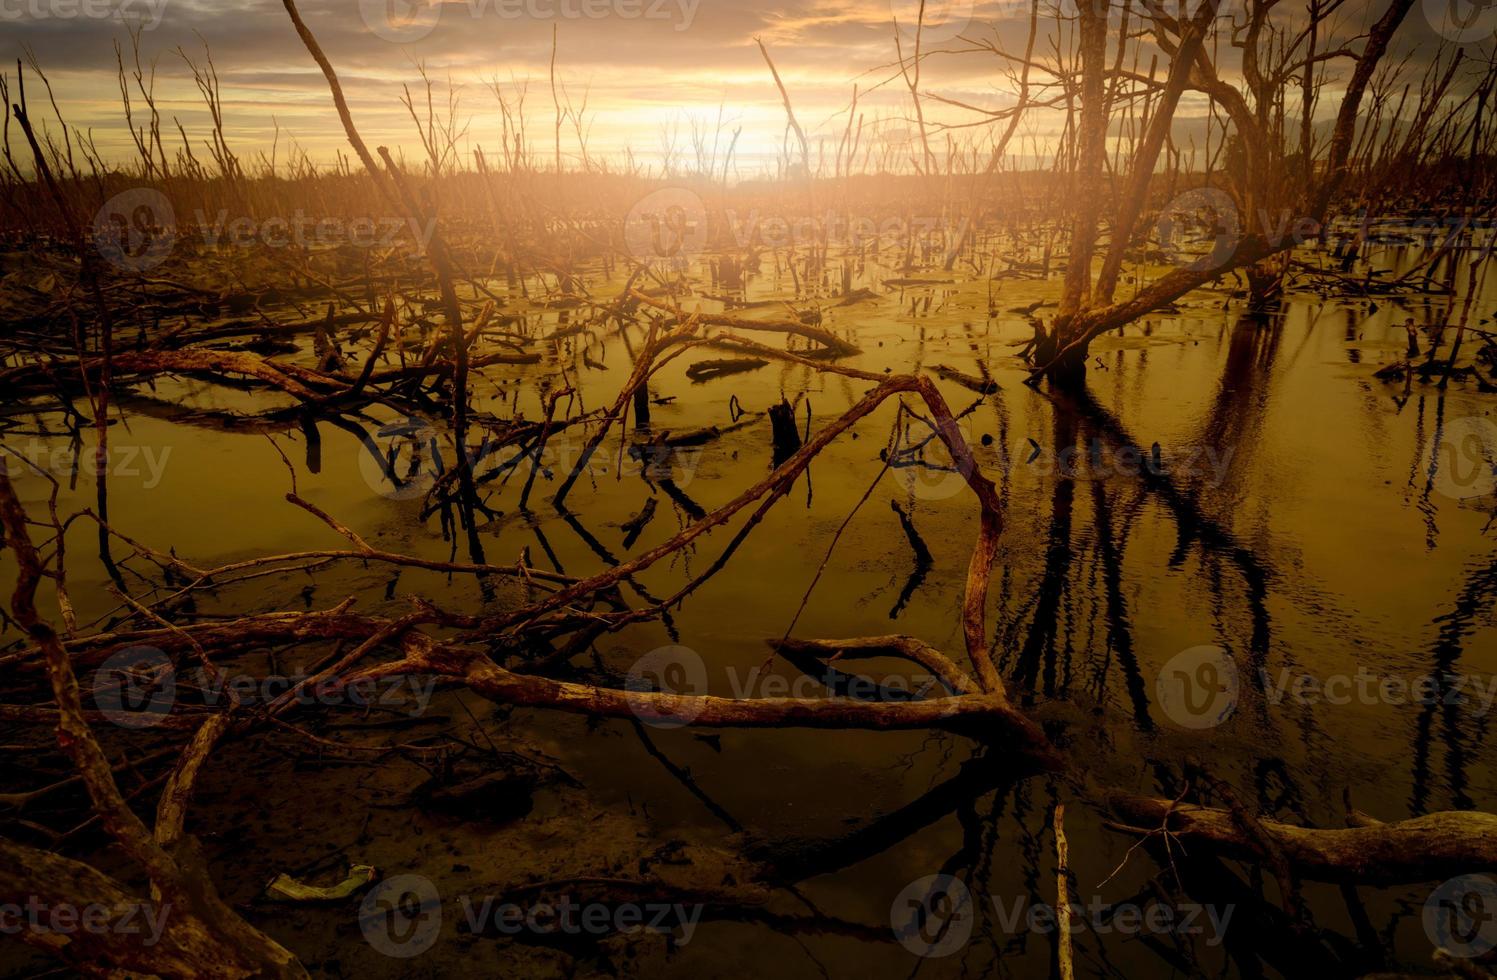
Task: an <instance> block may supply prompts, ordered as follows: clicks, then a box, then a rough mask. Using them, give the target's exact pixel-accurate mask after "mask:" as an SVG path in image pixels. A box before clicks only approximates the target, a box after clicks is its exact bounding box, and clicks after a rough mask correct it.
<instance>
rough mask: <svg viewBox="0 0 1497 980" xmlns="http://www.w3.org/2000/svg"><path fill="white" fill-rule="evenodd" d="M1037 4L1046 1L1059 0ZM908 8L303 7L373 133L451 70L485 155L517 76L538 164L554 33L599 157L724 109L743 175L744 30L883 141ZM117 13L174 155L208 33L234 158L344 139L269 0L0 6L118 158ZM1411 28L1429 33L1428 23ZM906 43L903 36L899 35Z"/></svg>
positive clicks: (846, 2)
mask: <svg viewBox="0 0 1497 980" xmlns="http://www.w3.org/2000/svg"><path fill="white" fill-rule="evenodd" d="M1044 2H1045V4H1046V7H1045V9H1047V10H1048V9H1053V0H1044ZM1059 2H1060V3H1062V4H1063V5H1064V4H1069V3H1072V2H1073V0H1059ZM1432 2H1433V0H1432ZM392 7H393V9H392ZM226 8H228V9H226ZM917 9H918V0H864V2H856V0H791V2H789V3H784V4H778V5H775V6H773V7H769V6H764V5H760V4H756V3H752V2H744V0H455V2H447V3H443V4H441V5H440V6H438V7H436V8H425V7H407V6H405V0H364V2H360V0H303V2H302V4H301V10H302V13H303V15H304V17H305V19H306V21H307V23H308V25H309V26H310V27H311V28H312V30H313V31H314V33H316V34H317V36H318V38H319V39H320V41H321V43H322V45H323V47H324V48H325V49H326V50H327V52H328V54H329V56H330V57H331V58H332V60H333V63H334V65H335V66H336V67H337V69H338V70H339V73H340V75H341V77H342V79H343V84H344V88H345V91H346V92H347V93H348V95H349V98H350V101H351V102H352V104H353V108H354V113H355V117H356V119H357V121H358V122H359V124H360V126H361V128H362V129H363V130H364V132H365V135H366V137H368V138H369V139H370V140H371V141H377V142H385V143H389V144H390V145H392V146H399V147H403V148H404V149H405V150H406V152H407V153H408V154H410V153H414V152H416V151H417V143H416V139H415V133H414V128H413V126H412V124H411V122H410V120H409V119H408V118H407V117H406V115H405V110H404V108H403V107H402V106H401V105H400V103H399V102H398V96H399V95H400V92H401V85H402V83H403V82H404V83H409V82H413V81H415V79H416V73H415V70H414V65H415V63H416V62H417V61H420V62H423V63H424V64H425V65H426V67H427V70H428V72H429V73H430V74H431V75H432V76H433V77H434V78H436V79H438V80H441V81H443V82H445V80H446V79H447V78H448V77H449V76H450V77H451V78H452V80H453V81H454V83H456V84H457V85H459V86H460V87H461V96H460V97H461V110H462V113H463V115H465V116H467V117H468V123H469V130H468V139H467V145H468V146H469V147H472V146H474V145H481V146H483V147H485V148H486V149H487V150H488V151H489V152H490V153H493V152H496V151H497V147H498V143H499V136H498V132H499V122H498V119H499V116H498V111H497V103H496V101H495V98H494V96H493V94H492V92H491V91H490V90H489V86H488V84H487V82H488V80H490V79H493V78H497V79H498V80H499V81H500V82H501V83H503V84H504V85H505V86H506V87H510V86H511V85H512V84H513V83H514V82H515V81H523V80H524V79H526V78H527V77H528V78H529V80H530V87H529V96H528V100H527V103H526V109H527V118H528V122H529V136H530V141H531V143H532V145H533V146H534V147H535V149H536V150H537V151H538V152H540V153H542V154H544V156H545V158H546V159H547V161H548V162H549V159H550V154H551V149H550V147H551V124H552V108H551V101H550V90H549V87H548V82H547V70H548V61H549V58H550V51H551V37H552V30H553V27H554V28H555V30H556V32H557V37H558V43H559V55H558V70H559V75H560V78H561V80H562V82H563V84H564V85H565V88H566V91H567V93H568V95H569V96H570V100H571V102H572V104H573V105H574V106H579V105H581V104H582V102H583V99H584V98H585V99H586V104H587V119H588V122H589V124H590V148H591V151H592V152H593V153H594V154H595V155H616V154H620V153H621V152H622V150H623V148H624V147H625V146H629V147H631V148H632V149H633V151H634V155H635V158H636V159H637V160H639V161H641V162H642V163H645V164H648V165H651V166H656V167H658V165H659V162H660V160H661V158H662V155H663V154H662V150H661V147H662V145H663V143H665V142H668V140H669V137H668V136H666V135H665V134H666V133H667V132H668V131H670V130H672V129H674V131H675V133H676V144H677V148H678V152H680V153H681V154H689V152H690V144H691V120H693V119H694V120H696V121H697V124H698V125H700V126H703V127H706V128H708V129H712V128H715V126H716V123H717V119H718V117H719V112H721V117H722V121H723V136H722V142H723V143H724V144H726V142H727V141H728V139H729V138H731V133H732V131H733V130H734V129H736V128H737V127H740V126H741V127H742V128H743V135H742V137H741V138H740V141H739V146H738V158H739V160H740V161H741V166H740V167H739V168H738V170H739V173H740V174H741V175H742V176H745V177H746V176H752V175H754V174H755V173H757V172H762V171H763V170H764V169H765V168H766V167H768V166H770V165H772V161H773V159H774V157H775V155H776V152H777V149H778V147H779V145H780V141H781V140H782V138H783V136H784V115H783V110H782V108H781V105H780V100H779V97H778V94H777V93H776V91H775V88H774V84H773V81H772V79H771V78H770V75H769V72H768V70H767V69H766V68H765V66H764V63H763V61H762V59H761V57H760V55H759V52H758V50H757V48H756V47H755V45H754V41H753V39H754V37H755V36H759V37H762V38H763V40H764V41H765V43H766V44H768V45H769V47H770V50H771V53H772V54H773V56H774V58H775V60H776V63H777V65H778V67H779V69H780V72H781V74H782V76H783V78H784V80H785V83H786V85H787V86H788V88H789V90H790V93H791V96H792V98H793V99H794V102H795V107H796V111H797V112H798V113H799V115H800V117H801V121H802V123H803V124H804V125H805V127H806V128H807V129H808V130H809V131H810V132H811V135H812V139H813V141H814V140H817V139H824V140H826V141H827V143H828V154H829V155H830V152H831V148H832V147H833V146H834V145H835V142H836V140H837V139H838V137H839V136H840V135H841V132H842V129H843V127H844V126H845V125H846V121H847V117H846V109H847V106H848V102H849V99H850V97H851V93H852V88H853V85H854V84H857V85H859V86H860V89H861V90H862V92H863V96H862V101H861V103H860V111H862V112H863V113H864V115H865V127H871V126H873V125H874V124H875V122H876V121H880V123H879V124H880V125H881V126H882V127H883V129H884V131H886V132H891V133H895V134H896V138H897V133H898V132H899V131H909V130H910V126H911V125H912V124H911V118H912V117H911V112H910V99H909V94H908V92H907V90H906V89H905V88H904V87H903V83H902V81H901V80H899V79H898V78H897V77H894V78H893V80H892V81H891V76H892V74H893V73H892V70H891V69H890V68H889V67H888V66H889V65H890V63H891V62H892V61H893V60H894V58H895V47H894V36H895V30H896V28H895V26H894V25H895V18H896V16H897V17H898V19H899V20H900V22H902V23H910V24H912V23H913V22H914V19H915V15H916V11H917ZM122 12H123V14H124V16H125V17H128V18H130V19H131V20H134V21H136V22H139V23H141V24H142V25H143V26H144V27H145V30H144V31H143V32H142V35H141V37H142V48H143V51H144V53H145V55H146V56H147V58H155V59H156V62H157V72H158V81H157V92H158V94H159V95H160V96H161V97H162V100H163V102H162V108H163V112H164V114H165V116H166V118H165V119H164V129H165V131H166V133H167V134H169V135H170V136H171V140H170V141H169V148H170V149H171V151H172V152H173V153H175V150H176V148H177V147H178V146H179V145H180V138H179V137H178V136H177V135H176V127H175V125H174V124H173V122H172V118H173V117H175V118H177V119H180V121H181V123H182V125H183V126H185V127H186V128H187V130H188V132H189V133H190V134H191V135H192V136H193V138H194V149H195V152H197V153H199V155H200V156H205V153H204V151H203V145H202V142H201V140H202V138H203V137H204V136H205V135H206V129H207V125H208V118H207V114H206V112H204V110H203V106H202V102H201V100H200V98H199V97H198V94H197V92H196V90H195V89H194V88H193V86H192V84H191V79H190V76H189V74H188V72H187V70H186V66H185V64H184V63H183V61H182V59H181V57H180V56H179V55H178V54H177V53H176V49H177V47H178V46H179V45H180V46H181V47H182V48H184V49H185V50H186V51H187V52H188V53H189V54H191V55H193V56H195V57H200V56H201V54H202V45H203V42H204V41H206V42H207V44H208V45H209V46H210V48H211V50H212V53H213V59H214V62H215V64H216V65H217V69H218V72H219V76H220V80H221V83H222V87H223V95H224V99H225V103H226V110H227V111H226V115H227V127H228V137H229V141H230V145H231V146H232V147H233V148H234V149H235V151H236V152H237V153H239V154H240V155H241V157H244V158H252V157H253V155H254V154H255V153H256V152H260V151H266V152H268V151H269V148H270V146H271V143H272V137H273V133H274V131H275V126H276V124H279V127H280V133H281V146H282V148H283V150H282V153H283V154H284V147H285V146H287V144H288V143H289V142H290V141H291V140H295V141H296V143H298V144H299V145H300V146H302V147H303V148H305V149H306V150H307V151H308V152H309V153H310V154H311V156H312V157H313V158H314V159H315V160H318V161H326V160H329V159H331V158H332V155H333V153H334V151H335V149H338V148H342V147H344V145H345V144H344V141H343V136H342V133H341V131H340V129H339V128H338V125H337V121H336V117H335V116H334V115H333V113H332V111H331V106H330V102H329V99H328V95H327V89H326V86H325V85H324V83H323V81H322V79H321V77H320V76H319V75H318V74H317V72H316V68H315V66H314V65H313V63H312V61H311V59H310V58H309V57H308V55H307V53H306V51H305V49H304V48H303V47H302V45H301V44H300V43H299V41H298V39H297V37H296V35H295V32H294V31H293V29H292V27H291V25H290V22H289V20H288V18H287V16H286V13H285V11H284V9H283V8H282V5H281V3H280V2H279V0H238V2H225V0H217V2H208V0H0V35H3V37H4V40H3V42H0V49H3V52H4V54H5V55H6V56H7V59H8V60H10V61H12V62H13V60H14V58H15V57H17V56H19V54H20V53H21V51H22V46H23V45H30V46H31V48H32V49H33V50H34V51H35V52H36V55H37V57H38V59H39V60H40V62H41V64H42V65H43V67H44V68H45V69H46V70H47V71H48V73H49V75H50V77H51V79H52V81H53V84H54V86H55V88H56V90H57V93H58V97H59V101H60V102H61V104H62V105H63V108H64V111H65V113H66V115H67V118H68V122H69V123H70V124H72V125H74V126H78V127H81V128H85V129H92V130H93V133H94V136H95V139H96V141H97V143H98V145H99V146H100V148H101V149H102V150H103V151H104V152H105V153H106V154H119V155H122V156H123V155H125V154H127V153H128V152H129V151H130V142H129V137H128V135H127V132H126V131H125V129H124V128H123V121H122V115H121V112H120V102H119V95H118V87H117V83H116V80H115V77H114V75H115V71H114V51H113V44H114V42H115V41H116V40H120V41H123V42H125V44H126V49H127V58H128V38H127V35H126V31H125V29H124V26H123V24H122V21H121V19H120V14H121V13H122ZM69 13H72V14H73V16H66V15H67V14H69ZM1375 14H1376V10H1375V9H1374V10H1373V11H1370V12H1369V11H1368V10H1366V9H1365V8H1363V7H1362V6H1361V5H1355V11H1354V12H1353V13H1350V14H1347V15H1346V17H1345V18H1343V29H1344V31H1345V32H1346V33H1348V34H1356V33H1358V32H1360V31H1361V30H1362V29H1364V26H1365V24H1366V23H1368V22H1370V20H1371V18H1372V17H1373V16H1375ZM1414 19H1415V18H1411V20H1414ZM927 21H928V22H929V23H930V24H931V27H930V28H929V29H928V34H927V36H926V40H925V43H926V46H927V48H934V47H942V48H960V47H970V45H967V44H965V43H964V42H963V41H961V40H959V39H958V37H957V35H958V34H959V33H960V34H963V35H965V36H966V37H968V38H984V39H993V38H997V39H999V41H1000V43H1002V44H1003V45H1004V46H1005V47H1006V48H1007V49H1008V50H1011V51H1015V52H1017V51H1022V48H1023V41H1024V38H1025V36H1026V30H1027V21H1028V7H1027V5H1026V4H1022V3H1020V2H1018V0H978V2H975V5H974V3H968V2H967V0H950V2H949V3H947V2H943V3H940V4H932V5H931V6H930V7H929V8H928V11H927ZM1409 26H1410V27H1413V28H1416V30H1419V31H1423V32H1425V33H1429V31H1428V25H1427V23H1420V24H1418V25H1414V24H1411V25H1409ZM1045 33H1048V32H1047V31H1045V30H1044V29H1043V27H1042V36H1043V34H1045ZM199 35H200V36H201V40H200V39H199ZM904 40H905V42H906V43H909V40H910V37H909V35H908V34H907V35H906V36H905V39H904ZM1042 47H1043V41H1042ZM881 66H882V67H881ZM1001 69H1002V66H1001V64H1000V63H999V60H998V59H997V58H996V57H995V56H993V55H992V54H991V53H986V52H975V53H974V52H969V53H966V54H948V55H939V56H937V57H934V58H932V59H930V60H928V61H927V62H926V65H925V69H924V77H923V78H922V83H921V88H922V91H923V92H926V93H928V94H932V95H940V96H945V97H947V98H951V99H955V100H959V101H961V102H964V103H968V104H972V105H979V106H995V107H1002V106H1006V105H1011V104H1012V102H1013V95H1012V92H1013V85H1012V83H1011V82H1010V80H1009V79H1008V78H1007V76H1006V75H1005V74H1004V73H1003V71H1002V70H1001ZM33 97H35V96H33ZM926 111H927V115H928V117H929V118H931V119H933V120H934V121H936V122H940V121H943V120H944V121H950V122H965V121H970V120H971V119H972V118H973V117H972V114H971V113H967V112H962V111H960V110H956V109H952V108H950V107H946V106H941V105H938V104H931V105H928V106H927V109H926ZM1179 115H1180V118H1181V119H1182V120H1183V122H1182V127H1183V128H1182V129H1181V130H1180V131H1178V132H1177V139H1189V137H1190V136H1191V135H1194V131H1198V130H1200V129H1202V127H1203V122H1202V120H1203V118H1204V105H1203V104H1202V102H1201V100H1199V99H1196V100H1194V101H1193V102H1192V100H1190V99H1187V100H1186V102H1185V104H1184V105H1183V106H1182V110H1181V112H1180V114H1179ZM1057 124H1058V116H1057V115H1055V114H1048V115H1047V114H1035V115H1033V116H1032V117H1030V118H1029V119H1027V120H1026V126H1025V129H1024V130H1022V131H1021V133H1022V134H1023V135H1021V138H1020V139H1019V140H1018V141H1017V142H1016V144H1015V145H1014V147H1013V148H1012V149H1013V150H1015V151H1020V152H1022V150H1023V148H1024V146H1025V145H1032V144H1028V143H1027V142H1026V141H1027V140H1031V139H1032V140H1033V143H1034V144H1038V145H1044V143H1045V142H1046V141H1047V140H1048V139H1049V138H1050V137H1052V136H1053V134H1054V132H1055V129H1056V127H1057ZM959 132H960V133H961V134H962V135H963V136H970V135H972V134H974V133H978V132H980V131H978V130H971V129H964V130H961V131H959ZM987 138H988V137H987V136H986V135H983V136H982V137H981V141H983V142H986V140H987ZM937 142H938V143H943V142H944V137H938V139H937ZM563 151H564V153H565V154H567V156H568V162H569V164H575V163H576V162H577V159H578V158H577V155H576V152H577V140H576V137H575V134H574V132H573V130H572V127H571V125H570V124H568V126H567V132H566V133H565V134H564V136H563ZM814 155H815V151H814V150H813V157H814ZM281 159H282V160H284V159H285V157H284V155H283V156H282V157H281ZM683 162H684V161H683Z"/></svg>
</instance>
